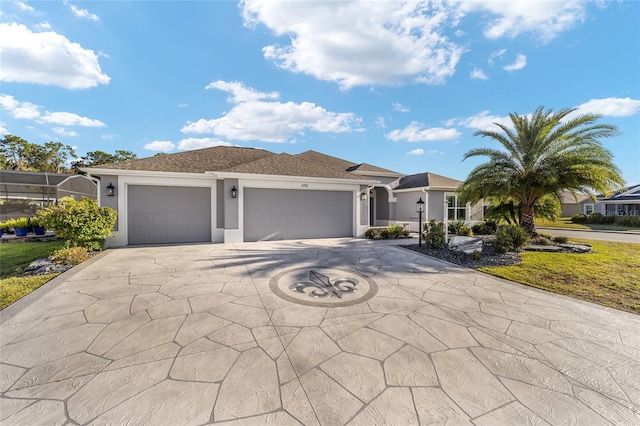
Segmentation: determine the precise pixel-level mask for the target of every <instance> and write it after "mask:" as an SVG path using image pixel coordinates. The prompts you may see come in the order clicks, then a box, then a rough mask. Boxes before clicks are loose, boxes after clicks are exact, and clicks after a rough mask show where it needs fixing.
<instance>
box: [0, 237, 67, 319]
mask: <svg viewBox="0 0 640 426" xmlns="http://www.w3.org/2000/svg"><path fill="white" fill-rule="evenodd" d="M64 243H65V242H64V240H55V241H49V242H23V243H4V244H0V309H3V308H5V307H6V306H9V305H10V304H12V303H13V302H15V301H16V300H18V299H20V298H22V297H24V296H26V295H27V294H29V293H31V292H32V291H33V290H35V289H37V288H38V287H40V286H41V285H42V284H44V283H46V282H47V281H49V280H50V279H52V278H53V277H55V276H57V275H58V274H51V275H39V276H33V277H21V276H20V274H21V273H22V271H23V270H24V268H26V267H27V266H28V265H29V264H30V263H31V262H33V261H34V260H36V259H39V258H42V257H48V256H49V255H50V254H51V253H52V252H53V251H55V250H57V249H59V248H61V247H63V246H64Z"/></svg>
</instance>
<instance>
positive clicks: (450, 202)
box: [446, 194, 467, 220]
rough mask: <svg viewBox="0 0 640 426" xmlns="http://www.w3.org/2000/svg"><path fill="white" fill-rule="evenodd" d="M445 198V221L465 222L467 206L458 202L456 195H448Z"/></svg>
mask: <svg viewBox="0 0 640 426" xmlns="http://www.w3.org/2000/svg"><path fill="white" fill-rule="evenodd" d="M446 197H447V219H448V220H467V206H465V205H463V204H462V203H461V202H460V199H459V198H458V196H457V195H453V194H448V195H446Z"/></svg>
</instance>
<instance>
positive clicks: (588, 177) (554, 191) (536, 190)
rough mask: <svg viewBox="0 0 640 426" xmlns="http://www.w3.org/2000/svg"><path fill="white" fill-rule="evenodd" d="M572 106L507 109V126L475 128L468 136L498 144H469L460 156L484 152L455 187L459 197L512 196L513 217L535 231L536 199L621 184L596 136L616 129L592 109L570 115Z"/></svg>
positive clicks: (600, 190) (588, 192) (609, 188)
mask: <svg viewBox="0 0 640 426" xmlns="http://www.w3.org/2000/svg"><path fill="white" fill-rule="evenodd" d="M575 111H576V109H575V108H573V109H571V108H566V109H562V110H560V111H558V112H555V113H554V112H553V111H552V110H551V109H547V110H545V109H544V107H542V106H540V107H538V109H536V111H535V112H534V113H533V114H531V115H530V116H528V115H517V114H515V113H511V114H509V118H510V119H511V123H512V124H513V129H511V128H510V127H507V126H506V125H503V124H499V123H494V124H495V125H496V126H498V127H499V128H500V130H501V132H499V131H493V130H480V131H477V132H475V133H474V136H482V137H488V138H491V139H494V140H496V141H497V142H499V143H500V145H501V146H502V149H501V150H498V149H491V148H478V149H472V150H471V151H469V152H467V153H466V154H465V156H464V159H463V160H466V159H467V158H471V157H477V156H487V157H489V161H488V162H486V163H483V164H480V165H479V166H477V167H476V168H475V169H473V170H472V171H471V173H470V174H469V176H468V177H467V180H466V182H465V183H464V184H463V185H462V186H461V188H460V195H461V198H462V200H463V201H464V202H476V201H479V200H480V199H482V198H486V197H496V198H498V199H503V200H508V199H512V200H514V202H515V203H516V204H517V206H518V208H519V223H520V226H522V227H523V228H524V229H525V230H526V231H527V232H528V233H529V234H530V235H533V234H535V224H534V211H535V207H534V206H535V205H536V203H537V202H538V201H539V200H540V199H541V198H542V197H544V196H545V195H551V196H553V197H555V198H556V199H558V200H560V199H561V198H560V192H561V191H569V192H571V193H573V194H576V193H583V194H586V195H589V196H591V197H593V198H595V195H596V194H597V193H610V192H611V191H613V190H615V189H617V188H619V187H621V186H623V185H624V180H623V179H622V176H621V175H620V171H619V169H618V168H617V167H616V166H615V165H614V164H613V156H612V155H611V152H610V151H609V150H607V149H606V148H604V146H603V145H602V143H601V142H600V139H602V138H609V137H613V136H616V135H617V134H618V129H617V128H616V127H615V126H612V125H608V124H600V123H597V121H598V119H599V118H600V116H599V115H596V114H582V115H577V114H576V115H572V113H574V112H575Z"/></svg>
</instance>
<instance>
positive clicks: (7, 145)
mask: <svg viewBox="0 0 640 426" xmlns="http://www.w3.org/2000/svg"><path fill="white" fill-rule="evenodd" d="M30 147H31V144H30V143H29V142H27V141H26V140H24V139H22V138H21V137H19V136H14V135H4V138H2V140H0V155H2V157H4V158H3V160H4V161H3V163H2V168H3V169H5V170H28V166H27V160H26V156H27V151H29V149H30Z"/></svg>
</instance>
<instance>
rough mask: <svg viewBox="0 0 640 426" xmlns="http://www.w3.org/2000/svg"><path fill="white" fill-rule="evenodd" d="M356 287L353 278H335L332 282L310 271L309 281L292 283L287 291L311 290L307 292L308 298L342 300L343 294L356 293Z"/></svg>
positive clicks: (324, 276)
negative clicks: (335, 298) (334, 298)
mask: <svg viewBox="0 0 640 426" xmlns="http://www.w3.org/2000/svg"><path fill="white" fill-rule="evenodd" d="M356 285H358V280H356V279H353V278H336V279H335V280H333V281H332V280H331V279H330V278H329V277H328V276H326V275H323V274H321V273H319V272H315V271H310V272H309V281H301V282H296V283H293V284H291V285H290V286H289V290H291V291H295V292H298V293H304V291H305V289H307V288H313V290H312V291H310V292H309V296H310V297H313V298H316V299H320V298H323V297H329V296H331V297H337V298H338V299H342V295H343V294H348V293H355V292H357V291H358V289H357V288H356Z"/></svg>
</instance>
